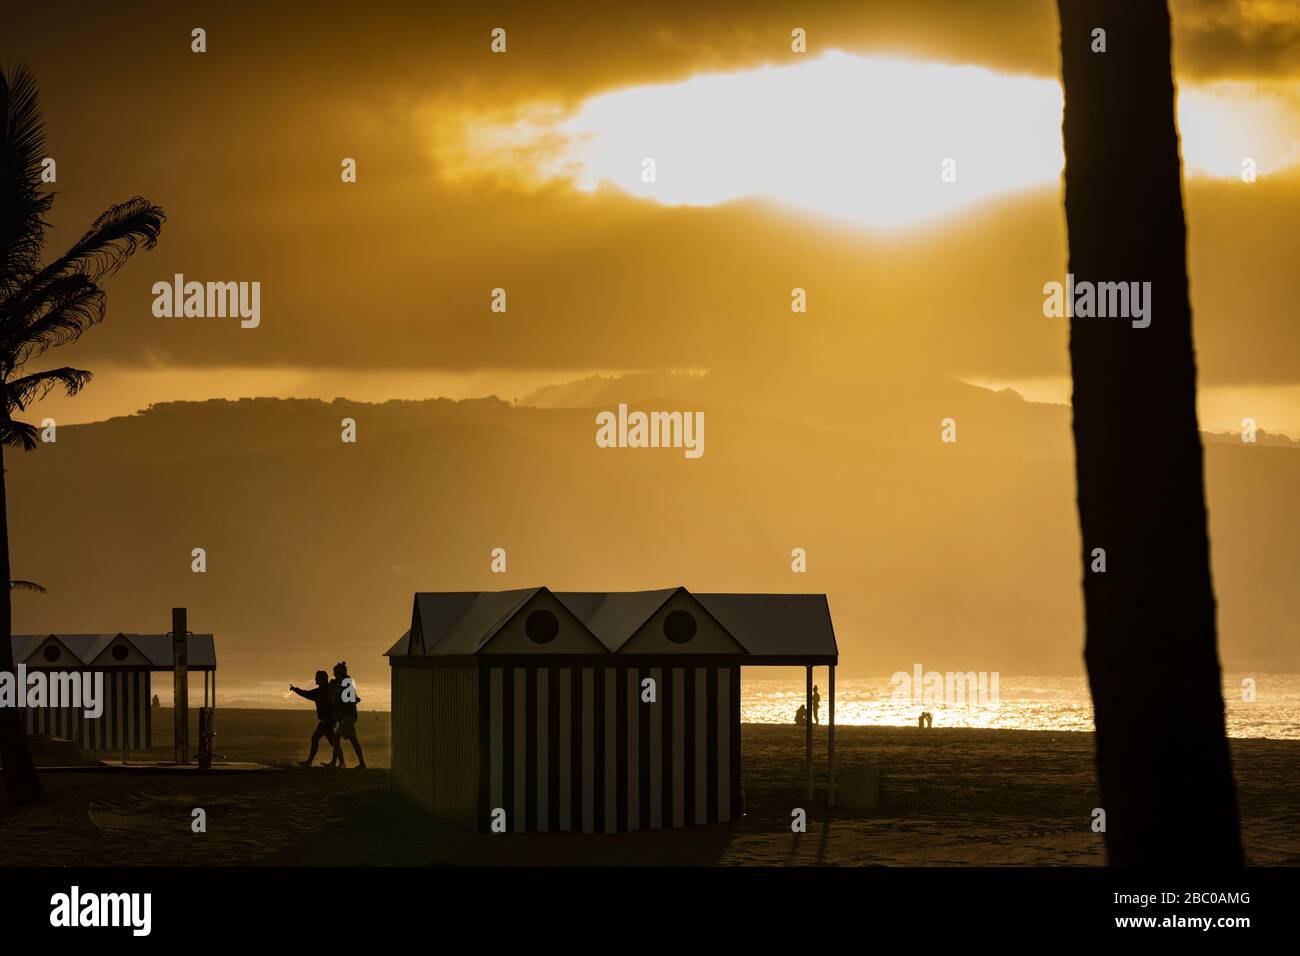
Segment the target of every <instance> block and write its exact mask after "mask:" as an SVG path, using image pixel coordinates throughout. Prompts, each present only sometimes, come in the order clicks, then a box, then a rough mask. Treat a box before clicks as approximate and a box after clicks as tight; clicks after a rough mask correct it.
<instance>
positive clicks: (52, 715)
mask: <svg viewBox="0 0 1300 956" xmlns="http://www.w3.org/2000/svg"><path fill="white" fill-rule="evenodd" d="M172 643H173V642H172V636H171V635H170V634H15V635H14V636H13V638H12V645H13V652H14V664H15V665H19V664H21V665H23V666H24V667H25V668H26V669H27V670H28V671H61V672H73V673H83V672H85V671H92V672H94V671H101V672H103V675H104V709H103V713H102V715H101V716H100V717H98V718H93V719H92V718H90V717H87V716H86V715H85V713H84V711H83V710H82V709H81V708H75V709H74V708H70V707H27V708H24V715H25V716H24V720H25V722H26V729H27V733H29V734H46V735H50V736H54V737H66V738H68V739H69V740H73V741H75V742H76V744H77V745H78V746H79V747H81V748H83V749H86V750H147V749H149V748H150V747H152V746H153V713H152V708H151V707H150V702H151V699H152V697H153V691H152V677H153V674H154V673H155V672H158V671H166V672H167V673H169V674H171V673H173V670H174V667H175V658H174V655H173V653H172ZM188 645H189V653H188V662H187V666H188V669H189V670H191V671H201V672H203V678H204V683H203V686H204V702H205V704H206V702H207V696H208V694H207V689H208V682H209V675H211V676H210V680H211V684H212V699H213V700H214V701H215V699H216V670H217V652H216V645H215V643H214V641H213V639H212V635H211V634H191V635H189V637H188Z"/></svg>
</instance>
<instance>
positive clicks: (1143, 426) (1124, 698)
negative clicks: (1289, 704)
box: [1058, 0, 1242, 865]
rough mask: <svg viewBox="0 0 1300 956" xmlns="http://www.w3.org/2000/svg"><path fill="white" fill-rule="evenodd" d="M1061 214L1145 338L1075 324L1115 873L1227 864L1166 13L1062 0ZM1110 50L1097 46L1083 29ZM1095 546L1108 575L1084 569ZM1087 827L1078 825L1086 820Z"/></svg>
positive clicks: (1094, 675) (1078, 417) (1231, 796)
mask: <svg viewBox="0 0 1300 956" xmlns="http://www.w3.org/2000/svg"><path fill="white" fill-rule="evenodd" d="M1058 7H1059V10H1060V16H1061V59H1062V74H1063V79H1064V86H1065V123H1064V138H1065V156H1066V167H1065V214H1066V222H1067V225H1068V228H1069V242H1070V268H1069V271H1070V272H1071V273H1073V274H1074V276H1075V282H1076V284H1077V283H1079V282H1083V281H1092V282H1102V281H1114V282H1121V281H1123V282H1132V281H1143V282H1145V281H1149V282H1150V283H1151V287H1150V288H1151V297H1150V308H1151V311H1150V318H1151V324H1150V326H1149V327H1147V328H1134V327H1133V326H1132V324H1131V322H1129V321H1127V320H1125V319H1116V318H1073V319H1071V323H1070V363H1071V368H1072V371H1073V375H1074V399H1073V401H1074V445H1075V467H1076V474H1077V480H1078V505H1079V523H1080V526H1081V529H1082V535H1083V557H1084V572H1083V594H1084V605H1085V616H1086V626H1087V643H1086V650H1085V654H1084V657H1085V659H1086V661H1087V665H1088V680H1089V683H1090V685H1091V689H1092V698H1093V708H1094V714H1095V719H1096V726H1097V737H1096V743H1097V775H1098V782H1099V785H1100V790H1101V800H1102V809H1104V810H1105V811H1106V817H1105V820H1106V831H1105V839H1106V847H1107V853H1108V856H1109V859H1110V862H1111V863H1112V864H1118V865H1128V864H1174V865H1186V864H1190V863H1199V864H1239V863H1240V862H1241V856H1242V853H1241V837H1240V833H1239V829H1238V821H1237V795H1236V786H1235V784H1234V782H1233V777H1232V767H1231V762H1230V759H1229V753H1228V743H1227V739H1226V736H1225V732H1224V716H1223V698H1222V694H1221V689H1220V686H1221V674H1220V669H1219V658H1218V650H1217V646H1216V640H1217V636H1216V625H1215V602H1214V587H1213V584H1212V582H1211V579H1210V564H1209V541H1208V539H1207V535H1206V525H1205V497H1204V486H1203V478H1202V451H1201V439H1200V432H1199V429H1198V426H1197V421H1196V359H1195V355H1194V352H1193V348H1192V328H1191V304H1190V302H1189V299H1188V289H1187V266H1186V227H1185V225H1184V221H1183V205H1182V174H1181V167H1180V160H1179V153H1178V133H1177V130H1176V128H1175V125H1174V86H1173V78H1172V67H1171V55H1170V46H1171V39H1170V24H1169V12H1168V9H1167V7H1166V4H1165V0H1058ZM1097 28H1102V29H1104V30H1105V31H1106V48H1107V49H1106V52H1104V53H1101V52H1093V49H1092V47H1093V44H1094V37H1093V31H1094V30H1095V29H1097ZM1095 548H1104V549H1105V553H1106V554H1105V560H1106V570H1105V571H1104V572H1099V571H1094V570H1092V566H1093V564H1094V558H1093V549H1095ZM1082 818H1083V815H1082V814H1081V819H1082Z"/></svg>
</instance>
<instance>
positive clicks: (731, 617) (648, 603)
mask: <svg viewBox="0 0 1300 956" xmlns="http://www.w3.org/2000/svg"><path fill="white" fill-rule="evenodd" d="M544 591H545V592H547V593H550V594H552V596H553V597H554V598H555V599H556V600H557V601H559V602H560V603H561V604H562V605H564V607H566V608H568V609H569V610H570V611H572V612H573V616H574V617H575V618H577V619H578V621H579V622H580V623H581V624H582V625H583V626H584V627H585V628H586V629H587V630H588V631H589V632H590V633H591V634H592V635H594V636H595V638H596V639H597V640H598V641H599V642H600V643H601V644H602V645H603V646H604V647H605V649H606V650H607V651H609V652H610V653H615V654H616V653H618V652H619V651H620V650H622V649H623V647H624V646H625V645H626V644H627V642H628V640H629V639H630V638H631V637H632V636H633V635H634V634H635V633H636V632H637V631H638V630H639V629H640V628H641V627H642V626H643V625H644V624H645V623H646V622H647V621H648V620H650V619H651V618H652V617H654V615H655V614H656V613H657V612H658V611H659V610H660V609H661V608H662V607H663V606H664V605H665V604H666V603H667V602H668V601H669V600H671V599H672V598H673V596H674V595H676V594H677V593H678V592H684V593H685V594H687V595H689V596H690V597H691V598H693V599H694V600H695V601H697V602H698V603H699V605H700V606H701V607H702V608H703V609H704V610H705V611H706V612H707V613H708V614H709V615H711V616H712V617H713V618H714V620H715V621H716V622H717V623H718V625H719V626H720V627H721V628H722V630H724V631H726V632H727V633H728V634H729V635H730V636H731V637H732V638H734V639H735V641H736V643H737V644H738V645H739V646H740V648H742V651H741V654H743V655H744V661H745V663H754V664H796V665H797V664H811V663H818V664H824V663H835V662H836V661H837V659H838V655H839V651H838V648H837V646H836V643H835V631H834V626H833V624H832V623H831V616H830V607H829V605H828V604H827V601H826V596H825V595H824V594H694V593H692V592H690V591H687V590H686V589H685V588H681V587H675V588H661V589H658V590H652V591H557V592H549V591H547V589H546V588H522V589H518V590H511V591H448V592H421V593H418V594H416V595H415V601H414V606H413V608H412V613H411V629H410V630H409V631H408V632H407V633H405V634H403V635H402V637H401V638H399V639H398V641H397V642H396V643H395V644H394V645H393V646H392V647H391V648H389V649H388V651H387V652H386V654H385V656H388V657H408V656H410V657H470V656H473V655H476V654H478V653H479V652H480V651H481V650H482V649H483V648H484V646H485V645H486V644H487V643H488V642H489V641H490V640H491V639H492V638H493V636H495V635H496V634H497V633H498V632H499V631H500V630H501V628H502V627H504V626H505V625H506V624H507V623H508V622H509V621H510V620H511V618H513V617H514V616H515V615H516V614H518V613H519V612H520V611H521V609H522V608H523V607H524V605H526V604H527V603H528V602H529V601H531V600H532V598H533V597H534V596H536V595H537V594H539V593H541V592H544Z"/></svg>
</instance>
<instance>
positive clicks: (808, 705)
mask: <svg viewBox="0 0 1300 956" xmlns="http://www.w3.org/2000/svg"><path fill="white" fill-rule="evenodd" d="M812 672H813V669H812V667H811V666H808V667H805V668H804V697H805V701H804V707H805V710H804V713H805V714H806V715H807V716H806V717H805V719H804V763H805V765H806V766H807V768H808V799H809V800H811V799H812V795H813V765H812V737H813V696H812V687H813V685H812V677H813V675H812Z"/></svg>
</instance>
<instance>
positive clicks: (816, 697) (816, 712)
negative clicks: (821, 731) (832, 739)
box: [813, 684, 822, 724]
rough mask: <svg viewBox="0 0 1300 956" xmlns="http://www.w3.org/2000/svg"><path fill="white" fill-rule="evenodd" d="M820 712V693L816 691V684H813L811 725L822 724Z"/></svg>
mask: <svg viewBox="0 0 1300 956" xmlns="http://www.w3.org/2000/svg"><path fill="white" fill-rule="evenodd" d="M821 711H822V695H821V691H819V690H818V689H817V685H816V684H813V723H814V724H820V723H821V722H822V717H821Z"/></svg>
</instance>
